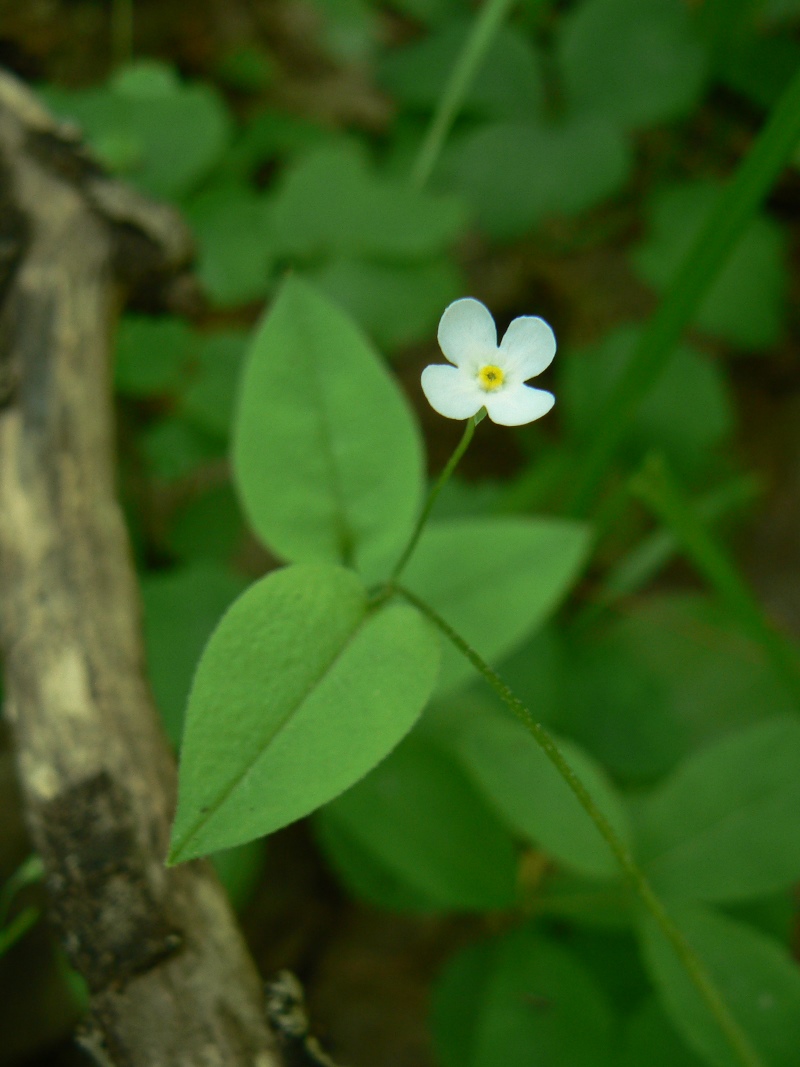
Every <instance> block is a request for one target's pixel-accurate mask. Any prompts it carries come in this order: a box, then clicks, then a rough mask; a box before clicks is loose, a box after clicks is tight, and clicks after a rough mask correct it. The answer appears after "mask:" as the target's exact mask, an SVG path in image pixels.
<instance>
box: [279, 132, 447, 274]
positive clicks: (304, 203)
mask: <svg viewBox="0 0 800 1067" xmlns="http://www.w3.org/2000/svg"><path fill="white" fill-rule="evenodd" d="M271 208H272V212H271V225H272V232H273V235H274V239H275V242H276V249H277V251H278V253H279V254H281V255H283V256H286V257H289V258H297V257H300V258H313V257H315V256H320V255H323V254H325V255H341V256H345V257H348V256H355V257H359V256H364V257H376V258H387V259H393V258H397V259H426V258H428V257H430V256H432V255H434V254H435V253H437V252H440V251H441V250H442V249H443V248H445V247H446V246H447V245H448V244H450V243H451V242H452V241H453V240H454V239H455V238H456V237H457V236H458V234H459V233H460V231H461V229H462V228H463V226H464V223H465V214H464V210H463V208H462V205H461V203H460V201H458V200H457V199H456V198H454V197H452V196H434V195H433V194H431V193H425V192H420V191H418V190H416V189H413V188H412V187H411V186H410V185H409V184H408V182H406V181H399V180H394V179H390V178H382V177H380V176H379V175H377V174H376V173H375V172H374V171H373V170H371V169H370V167H369V166H368V164H367V162H366V160H365V158H364V156H363V153H361V152H359V151H357V150H356V149H355V148H354V147H353V146H348V145H340V146H338V147H336V148H321V149H319V150H317V151H315V152H310V153H309V154H308V155H306V156H305V158H303V159H301V160H300V161H299V162H298V163H296V164H295V165H294V166H293V167H292V169H291V170H289V171H287V173H286V174H285V176H284V177H283V178H282V180H281V182H280V184H279V186H278V188H277V190H276V192H275V193H274V195H273V197H272V200H271Z"/></svg>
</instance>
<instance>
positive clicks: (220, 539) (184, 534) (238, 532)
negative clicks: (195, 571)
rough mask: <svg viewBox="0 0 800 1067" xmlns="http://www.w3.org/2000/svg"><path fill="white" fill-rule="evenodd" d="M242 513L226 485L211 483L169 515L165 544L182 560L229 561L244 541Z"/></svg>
mask: <svg viewBox="0 0 800 1067" xmlns="http://www.w3.org/2000/svg"><path fill="white" fill-rule="evenodd" d="M244 534H245V525H244V520H243V518H242V512H241V509H240V508H239V505H238V502H237V500H236V497H235V495H234V492H233V489H232V488H231V486H230V485H228V484H226V485H221V486H214V487H213V488H211V489H209V490H208V491H207V492H205V493H202V494H201V495H200V496H197V497H195V498H194V499H193V500H190V501H189V502H188V503H187V504H186V505H185V506H184V507H182V508H180V509H179V510H177V511H176V513H175V514H174V516H173V521H172V527H171V529H170V530H169V533H168V536H167V545H168V547H169V550H170V552H172V553H173V554H174V555H175V556H176V557H177V558H178V559H180V560H184V561H187V562H188V561H191V560H198V559H211V560H217V561H220V562H224V561H226V560H230V559H231V557H232V556H233V553H234V551H235V550H236V548H238V547H239V545H240V544H241V542H242V541H243V540H244Z"/></svg>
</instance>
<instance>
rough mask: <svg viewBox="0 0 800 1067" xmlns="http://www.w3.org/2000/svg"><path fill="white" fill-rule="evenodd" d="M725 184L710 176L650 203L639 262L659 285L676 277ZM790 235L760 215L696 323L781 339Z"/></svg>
mask: <svg viewBox="0 0 800 1067" xmlns="http://www.w3.org/2000/svg"><path fill="white" fill-rule="evenodd" d="M720 195H721V190H720V189H719V188H718V187H717V186H716V185H714V184H712V183H709V182H695V183H692V184H687V185H678V186H673V187H672V188H667V189H664V190H663V191H662V192H661V193H659V194H658V195H657V196H655V197H653V199H652V202H651V205H650V236H649V237H648V238H647V239H646V241H645V242H644V243H643V244H641V245H640V246H639V248H638V249H637V250H636V251H635V252H634V255H633V264H634V267H635V268H636V270H637V271H638V272H639V274H641V276H642V277H643V278H644V279H645V280H646V281H648V282H650V284H651V285H653V286H655V288H656V289H658V290H659V291H663V290H664V289H666V287H667V286H668V285H669V284H670V282H671V281H672V278H673V275H674V274H675V271H676V269H677V268H678V265H679V264H680V263H681V261H682V260H683V257H684V255H685V254H686V252H687V250H688V249H689V247H690V245H691V244H692V242H693V241H694V239H695V237H696V236H697V232H698V230H699V229H700V227H701V226H702V225H703V223H704V222H705V219H706V217H707V216H708V214H709V212H710V211H711V209H712V208H713V206H714V204H715V203H716V201H717V199H718V198H719V196H720ZM786 279H787V274H786V264H785V241H784V237H783V234H782V233H781V231H780V229H779V228H778V226H777V225H776V224H775V223H774V222H773V221H772V220H771V219H769V218H767V217H766V216H765V215H763V214H762V215H758V216H756V217H755V218H754V219H753V220H752V222H751V223H750V225H749V226H748V227H747V229H746V230H745V232H744V234H743V235H742V238H741V240H740V241H739V242H738V244H737V245H736V248H735V249H734V251H733V252H732V253H731V255H730V256H729V258H728V260H727V261H726V263H725V266H724V267H723V268H722V270H721V271H720V272H719V275H718V276H717V278H716V281H715V282H714V283H713V285H712V286H711V289H710V291H709V293H708V296H707V297H706V298H705V300H704V301H703V303H702V304H701V305H700V310H699V312H698V314H697V317H696V319H695V322H696V325H697V326H699V327H701V328H702V329H704V330H707V331H708V332H709V333H711V334H714V335H717V336H719V337H722V338H724V339H725V340H728V341H732V342H733V343H734V344H736V345H739V346H741V347H743V348H763V347H764V346H765V345H772V344H775V342H776V341H778V340H779V338H780V335H781V332H782V329H783V316H784V299H785V289H786Z"/></svg>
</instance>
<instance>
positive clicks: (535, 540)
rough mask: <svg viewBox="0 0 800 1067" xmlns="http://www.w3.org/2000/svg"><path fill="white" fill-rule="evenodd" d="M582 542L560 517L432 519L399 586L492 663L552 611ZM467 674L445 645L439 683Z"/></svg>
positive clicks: (449, 684) (470, 671) (578, 562)
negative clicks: (424, 604) (421, 600)
mask: <svg viewBox="0 0 800 1067" xmlns="http://www.w3.org/2000/svg"><path fill="white" fill-rule="evenodd" d="M588 547H589V536H588V531H587V528H586V527H585V526H583V525H581V524H580V523H575V522H569V521H568V520H564V519H549V518H540V519H523V518H516V517H514V518H488V519H456V520H451V521H448V522H435V523H431V525H430V526H428V528H427V529H426V530H425V532H424V533H423V535H422V538H421V540H420V543H419V546H418V547H417V550H416V552H415V554H414V555H413V556H412V558H411V562H410V563H409V565H408V569H407V571H406V573H405V577H404V584H405V585H407V586H408V587H409V588H410V589H411V590H412V591H413V592H415V593H417V594H418V595H419V596H420V597H423V598H424V599H425V600H427V601H428V602H429V603H430V604H431V605H432V607H434V608H435V609H436V611H438V612H439V614H441V615H442V616H443V617H444V618H445V620H446V621H447V622H448V623H449V624H450V625H451V626H452V627H453V629H454V630H456V631H457V632H458V633H459V634H460V635H461V636H462V637H463V638H464V639H465V640H466V641H467V643H468V644H470V645H472V647H473V648H474V649H475V650H476V651H477V652H478V653H479V654H480V655H481V656H482V657H483V658H484V659H486V660H489V662H491V663H497V662H498V661H499V660H500V659H501V658H502V657H503V656H507V655H509V654H510V653H511V652H513V651H514V650H515V649H516V648H518V647H519V646H520V645H521V644H522V642H523V641H524V640H525V638H526V637H527V636H529V635H530V634H531V633H532V632H533V631H534V630H535V629H537V627H539V626H541V624H542V623H543V622H544V621H545V620H546V619H547V617H548V616H549V615H550V614H551V613H552V612H553V611H554V610H555V609H556V607H557V606H558V604H559V602H560V601H561V600H562V599H563V597H564V596H565V595H566V593H567V592H568V590H569V588H570V586H571V585H572V583H573V582H574V581H575V580H576V578H577V577H578V573H579V571H580V568H581V566H582V564H583V562H584V560H585V558H586V553H587V550H588ZM473 677H475V669H474V668H473V667H472V666H471V665H470V664H469V663H468V661H467V660H466V659H465V658H464V657H463V656H462V655H461V653H460V652H458V651H456V649H454V648H451V647H449V646H448V647H446V649H445V652H444V658H443V660H442V679H441V688H442V689H443V690H446V689H453V688H455V687H456V686H458V685H461V684H462V683H464V682H465V681H469V680H470V679H471V678H473Z"/></svg>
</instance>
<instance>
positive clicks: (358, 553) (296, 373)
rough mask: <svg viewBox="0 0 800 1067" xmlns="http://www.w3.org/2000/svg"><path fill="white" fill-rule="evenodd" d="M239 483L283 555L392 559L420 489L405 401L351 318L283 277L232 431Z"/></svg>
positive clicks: (264, 534)
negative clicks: (283, 281)
mask: <svg viewBox="0 0 800 1067" xmlns="http://www.w3.org/2000/svg"><path fill="white" fill-rule="evenodd" d="M233 458H234V470H235V477H236V484H237V488H238V490H239V492H240V494H241V496H242V499H243V502H244V506H245V510H246V512H247V514H248V516H249V519H250V521H251V523H252V524H253V527H254V529H255V530H256V532H257V533H258V534H259V536H260V537H261V538H262V539H263V541H264V543H265V544H266V545H267V546H268V547H269V548H270V549H272V550H273V551H275V552H276V553H278V554H279V555H280V556H281V557H283V558H284V559H291V560H298V561H309V560H331V561H334V560H335V561H341V562H344V563H351V562H354V561H355V562H357V563H358V565H359V566H360V567H362V568H363V569H364V570H365V571H366V572H367V573H368V574H369V575H370V577H373V576H374V571H375V568H376V566H378V565H380V564H381V563H382V562H384V561H386V560H387V559H389V558H390V557H391V556H393V555H394V554H395V553H397V554H399V552H400V550H401V548H402V547H403V545H404V543H405V541H406V540H407V538H408V537H409V535H410V533H411V529H412V527H413V525H414V521H415V519H416V515H417V510H418V508H419V505H420V498H421V495H422V445H421V442H420V438H419V431H418V429H417V426H416V423H415V421H414V418H413V415H412V413H411V411H410V409H409V407H408V404H407V402H406V400H405V397H404V396H403V394H402V393H401V392H400V389H399V387H398V386H397V385H396V383H395V382H394V380H393V379H392V377H391V376H390V375H389V373H388V372H387V370H386V369H385V367H384V366H383V365H382V363H381V361H380V358H379V357H378V355H377V353H376V352H375V351H374V350H373V349H372V347H371V346H370V345H369V344H368V343H367V341H366V339H365V338H364V337H363V336H362V335H361V333H360V332H359V331H358V329H357V328H356V327H355V325H354V324H353V323H352V321H351V320H350V319H349V317H348V316H347V315H345V313H344V312H343V311H341V310H340V309H339V308H338V307H337V306H336V305H335V304H333V303H331V302H330V301H329V300H328V299H327V298H326V297H323V296H322V295H321V294H320V293H318V292H317V291H316V290H315V289H314V288H313V287H312V286H311V285H310V284H309V283H308V282H306V281H301V280H300V279H299V278H298V277H297V276H290V277H289V278H288V279H287V281H286V282H285V283H284V285H283V287H282V289H281V291H280V294H279V295H278V297H277V299H276V300H275V302H274V303H273V305H272V307H271V308H270V310H269V313H268V314H267V316H266V318H265V319H264V320H263V321H262V323H261V325H260V327H259V328H258V330H257V332H256V334H255V337H254V339H253V342H252V346H251V349H250V353H249V356H248V361H247V365H246V367H245V371H244V380H243V384H242V389H241V393H240V403H239V409H238V414H237V419H236V425H235V429H234V448H233Z"/></svg>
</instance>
